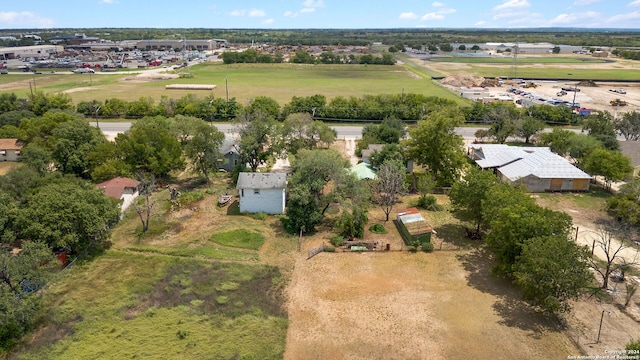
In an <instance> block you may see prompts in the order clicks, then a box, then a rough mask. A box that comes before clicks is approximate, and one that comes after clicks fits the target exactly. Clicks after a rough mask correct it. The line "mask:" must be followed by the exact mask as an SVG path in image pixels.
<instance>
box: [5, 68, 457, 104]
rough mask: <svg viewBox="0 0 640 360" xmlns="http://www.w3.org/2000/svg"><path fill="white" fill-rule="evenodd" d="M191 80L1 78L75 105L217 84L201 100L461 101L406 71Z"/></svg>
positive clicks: (265, 72) (215, 74) (224, 71)
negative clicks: (391, 97)
mask: <svg viewBox="0 0 640 360" xmlns="http://www.w3.org/2000/svg"><path fill="white" fill-rule="evenodd" d="M191 73H192V74H193V77H191V78H179V79H173V80H161V81H138V80H135V79H134V77H135V75H132V74H130V75H126V74H111V73H110V74H93V75H91V76H88V75H87V74H83V75H78V74H73V75H62V74H47V73H44V74H41V75H31V76H30V75H21V74H17V75H11V76H3V77H0V90H2V91H12V92H15V93H16V94H18V95H20V96H26V95H27V94H28V93H29V92H30V91H31V89H30V83H31V86H33V82H34V81H35V83H36V86H37V89H38V90H42V91H45V92H59V91H66V92H68V93H69V95H70V96H71V97H72V99H73V101H74V102H75V103H78V102H80V101H90V100H93V99H96V100H100V101H104V100H106V99H109V98H113V97H118V98H121V99H127V100H131V99H137V98H139V97H140V96H148V97H151V98H153V99H155V100H156V101H158V100H160V98H161V97H162V96H168V97H170V98H180V97H182V96H185V95H187V93H188V92H185V91H182V90H165V85H167V84H214V85H217V88H216V89H215V90H213V92H209V91H201V92H197V93H196V95H198V96H203V97H204V96H207V95H209V94H213V95H214V96H215V97H226V90H227V89H228V92H229V97H230V98H232V97H235V98H236V100H238V101H239V102H240V103H246V102H247V101H248V100H250V99H252V98H254V97H256V96H264V95H267V96H270V97H272V98H274V99H275V100H277V101H278V102H279V103H280V104H281V105H284V104H286V103H287V102H289V101H290V100H291V98H292V97H293V96H311V95H316V94H322V95H325V96H326V97H327V98H328V99H330V98H333V97H336V96H347V97H348V96H356V97H360V96H362V95H366V94H399V93H402V92H403V91H404V92H405V93H417V94H423V95H427V96H439V97H443V98H447V99H453V100H456V101H461V100H460V99H459V98H458V97H457V96H455V94H453V93H451V92H449V91H447V90H445V89H443V88H441V87H439V86H438V85H437V84H434V83H433V82H432V81H431V80H430V79H425V78H424V77H422V76H418V75H416V74H415V73H413V72H411V71H408V70H407V69H405V68H404V67H402V66H400V65H398V66H384V65H302V64H234V65H224V64H212V63H207V64H201V65H196V66H193V67H192V68H191Z"/></svg>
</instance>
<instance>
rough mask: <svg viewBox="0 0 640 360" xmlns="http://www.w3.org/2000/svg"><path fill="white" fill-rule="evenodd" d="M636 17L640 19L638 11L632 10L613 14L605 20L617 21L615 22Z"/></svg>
mask: <svg viewBox="0 0 640 360" xmlns="http://www.w3.org/2000/svg"><path fill="white" fill-rule="evenodd" d="M636 19H640V11H633V12H630V13H627V14H620V15H615V16H612V17H610V18H609V19H607V22H610V23H617V22H622V21H629V20H636Z"/></svg>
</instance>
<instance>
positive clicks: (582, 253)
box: [514, 235, 593, 313]
mask: <svg viewBox="0 0 640 360" xmlns="http://www.w3.org/2000/svg"><path fill="white" fill-rule="evenodd" d="M588 258H589V251H588V250H587V249H586V248H585V247H582V246H579V245H577V244H576V243H574V242H572V241H570V240H569V239H568V238H566V237H564V236H562V235H555V236H554V235H551V236H545V237H537V238H533V239H529V240H528V241H527V242H525V243H524V244H523V245H522V252H521V254H520V256H519V258H518V261H517V263H516V265H515V266H514V269H515V271H514V277H515V283H516V284H517V285H518V286H519V287H520V289H521V290H522V296H523V298H524V299H525V300H528V301H530V302H531V303H532V304H533V305H535V306H537V307H539V308H540V309H542V310H543V311H545V312H548V313H560V312H567V311H569V310H570V309H571V306H570V302H569V301H570V300H577V299H578V298H579V296H580V295H581V294H582V293H584V291H585V290H586V288H587V287H588V286H589V285H590V284H591V283H592V282H593V275H592V274H591V271H590V270H589V264H588V262H587V259H588Z"/></svg>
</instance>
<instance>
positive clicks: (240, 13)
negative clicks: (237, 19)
mask: <svg viewBox="0 0 640 360" xmlns="http://www.w3.org/2000/svg"><path fill="white" fill-rule="evenodd" d="M266 15H267V13H265V12H264V10H260V9H251V10H244V9H243V10H233V11H232V12H230V13H229V16H248V17H264V16H266Z"/></svg>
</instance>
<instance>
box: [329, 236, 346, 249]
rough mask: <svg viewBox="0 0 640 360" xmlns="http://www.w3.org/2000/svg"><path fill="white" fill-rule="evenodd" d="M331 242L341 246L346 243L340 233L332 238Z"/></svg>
mask: <svg viewBox="0 0 640 360" xmlns="http://www.w3.org/2000/svg"><path fill="white" fill-rule="evenodd" d="M330 242H331V245H333V246H336V247H337V246H341V245H342V244H344V238H343V237H342V236H340V235H336V236H334V237H332V238H331V240H330Z"/></svg>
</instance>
